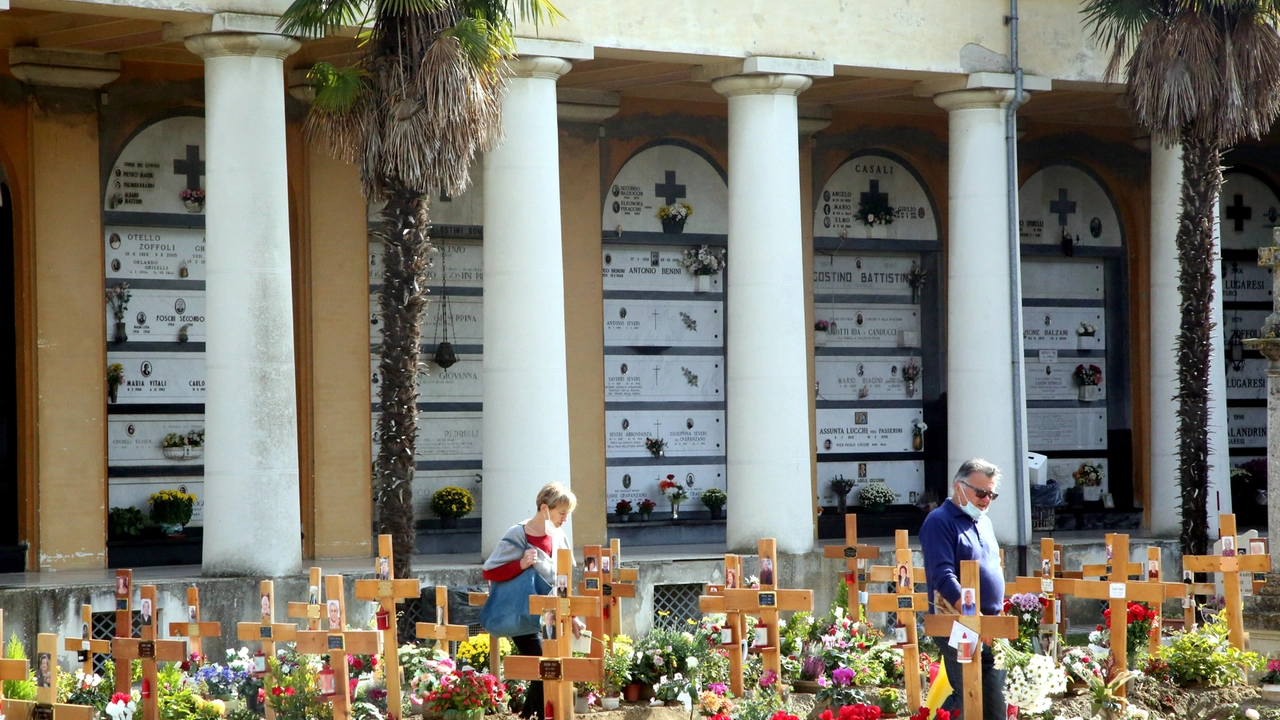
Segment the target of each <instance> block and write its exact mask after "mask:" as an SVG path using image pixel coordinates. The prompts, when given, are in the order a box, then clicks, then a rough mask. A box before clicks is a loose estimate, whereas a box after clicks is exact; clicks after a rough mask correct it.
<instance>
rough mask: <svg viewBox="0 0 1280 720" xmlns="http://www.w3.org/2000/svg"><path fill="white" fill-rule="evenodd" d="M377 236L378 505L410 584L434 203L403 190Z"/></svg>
mask: <svg viewBox="0 0 1280 720" xmlns="http://www.w3.org/2000/svg"><path fill="white" fill-rule="evenodd" d="M382 218H383V222H382V225H381V227H380V228H379V229H378V230H377V234H378V235H381V236H382V242H383V246H382V247H383V252H382V260H383V273H382V292H381V294H380V295H379V298H378V301H379V307H380V309H381V312H382V344H381V345H380V346H379V353H380V355H381V361H380V362H379V364H378V369H379V371H380V372H381V374H382V385H381V387H380V392H379V396H378V399H379V401H380V402H381V404H382V416H381V418H379V420H378V457H377V460H376V461H375V464H374V500H375V501H376V502H377V506H378V508H377V509H378V526H379V532H380V533H387V534H390V535H391V538H392V548H393V550H394V552H395V571H394V572H395V576H396V577H397V578H407V577H409V566H410V559H411V557H412V555H413V551H414V539H415V537H416V529H415V528H414V521H413V470H414V445H415V442H416V440H417V435H418V355H419V346H420V342H421V336H422V316H423V311H424V310H425V309H426V305H427V290H426V284H427V283H426V279H427V278H426V271H427V267H428V266H429V265H430V257H429V255H430V253H431V250H432V247H431V240H430V238H428V236H427V202H426V197H425V196H424V195H422V194H421V193H417V192H412V191H409V190H405V189H404V188H396V189H395V190H394V191H393V192H391V193H390V194H389V196H388V198H387V205H386V207H385V208H384V209H383V210H382Z"/></svg>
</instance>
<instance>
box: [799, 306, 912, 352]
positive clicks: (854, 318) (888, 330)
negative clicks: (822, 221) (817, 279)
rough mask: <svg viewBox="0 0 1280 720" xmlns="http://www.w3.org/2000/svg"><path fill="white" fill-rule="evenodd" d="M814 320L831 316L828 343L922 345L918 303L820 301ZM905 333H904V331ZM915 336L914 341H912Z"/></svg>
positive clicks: (864, 345) (815, 310) (838, 344)
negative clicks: (831, 302)
mask: <svg viewBox="0 0 1280 720" xmlns="http://www.w3.org/2000/svg"><path fill="white" fill-rule="evenodd" d="M813 316H814V319H815V320H828V321H830V322H831V330H830V331H829V332H828V333H827V347H878V348H884V347H919V346H920V343H919V339H920V307H919V306H918V305H851V304H836V305H828V304H826V303H817V304H816V305H815V306H814V309H813ZM904 333H905V334H904ZM909 338H914V340H915V342H910V340H909Z"/></svg>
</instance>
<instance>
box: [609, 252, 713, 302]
mask: <svg viewBox="0 0 1280 720" xmlns="http://www.w3.org/2000/svg"><path fill="white" fill-rule="evenodd" d="M684 251H685V248H682V247H674V248H673V247H669V246H665V245H608V246H606V247H605V248H604V249H603V250H602V251H601V260H602V272H603V274H604V289H605V291H606V292H608V291H610V290H648V291H661V292H693V291H694V276H693V275H692V274H690V273H689V272H687V271H686V270H685V269H684V265H683V264H682V263H681V261H682V260H683V258H684ZM723 290H724V273H716V274H715V275H712V276H711V292H722V291H723Z"/></svg>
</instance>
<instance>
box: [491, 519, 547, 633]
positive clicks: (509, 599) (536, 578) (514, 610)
mask: <svg viewBox="0 0 1280 720" xmlns="http://www.w3.org/2000/svg"><path fill="white" fill-rule="evenodd" d="M502 542H510V543H512V544H515V541H514V540H510V539H508V538H503V540H502ZM529 547H530V546H529V544H528V543H527V542H526V543H525V544H524V548H523V549H522V550H521V553H522V554H523V552H524V550H528V549H529ZM549 592H551V585H549V584H548V583H547V581H546V580H543V579H542V576H541V575H539V574H538V571H537V570H535V569H534V568H533V567H527V568H525V570H524V572H522V573H520V574H519V575H517V576H515V577H513V578H511V579H510V580H507V581H506V582H500V583H490V586H489V599H488V600H485V603H484V607H483V608H481V609H480V624H481V625H483V626H484V629H485V630H486V631H488V633H489V635H491V636H492V637H508V638H510V637H517V636H519V635H537V634H538V633H539V632H540V631H541V630H542V618H540V617H539V616H537V615H534V614H531V613H530V612H529V597H530V596H531V595H546V594H547V593H549Z"/></svg>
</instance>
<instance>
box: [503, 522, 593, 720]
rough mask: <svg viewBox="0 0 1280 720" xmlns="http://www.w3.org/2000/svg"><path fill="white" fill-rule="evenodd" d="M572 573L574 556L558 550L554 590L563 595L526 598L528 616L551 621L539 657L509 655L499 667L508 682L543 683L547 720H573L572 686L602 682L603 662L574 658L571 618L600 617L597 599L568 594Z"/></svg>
mask: <svg viewBox="0 0 1280 720" xmlns="http://www.w3.org/2000/svg"><path fill="white" fill-rule="evenodd" d="M572 573H573V556H572V555H571V554H570V552H569V551H568V550H566V549H563V548H562V549H560V550H557V551H556V583H555V587H556V588H560V587H563V588H564V595H560V596H555V595H552V596H548V595H532V596H530V597H529V612H531V613H534V614H537V615H549V616H551V619H552V622H550V623H549V624H547V625H546V626H544V630H543V639H542V655H540V656H533V655H509V656H507V658H506V660H504V661H503V665H502V667H503V670H504V674H505V676H506V677H508V678H511V679H515V680H541V681H542V687H543V691H542V696H543V698H544V699H545V701H546V707H545V708H544V711H545V714H546V716H547V720H573V684H574V683H575V682H594V683H598V682H603V681H604V660H603V659H601V658H595V657H582V658H576V657H573V618H574V616H575V615H583V616H586V617H595V616H598V615H600V598H598V597H584V596H581V595H571V594H569V577H570V575H571V574H572ZM561 580H563V585H562V583H561ZM549 633H554V635H555V637H547V635H548V634H549Z"/></svg>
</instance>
